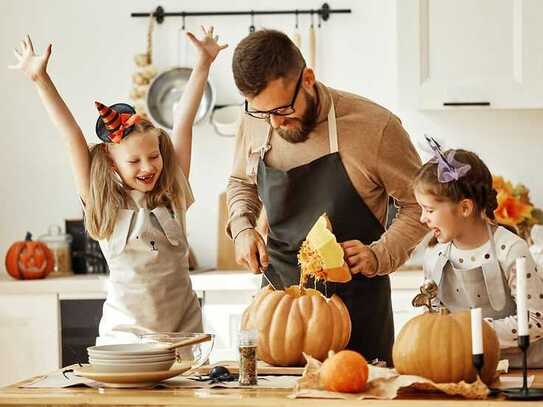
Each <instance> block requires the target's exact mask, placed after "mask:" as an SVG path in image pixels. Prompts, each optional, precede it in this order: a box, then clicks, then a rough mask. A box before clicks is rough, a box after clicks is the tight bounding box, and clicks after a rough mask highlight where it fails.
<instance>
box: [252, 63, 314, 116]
mask: <svg viewBox="0 0 543 407" xmlns="http://www.w3.org/2000/svg"><path fill="white" fill-rule="evenodd" d="M305 67H306V65H305V64H304V66H303V67H302V72H300V76H299V78H298V81H297V82H296V88H295V89H294V96H293V97H292V101H291V102H290V104H288V105H285V106H280V107H276V108H275V109H272V110H268V111H261V110H249V102H247V99H245V113H247V114H248V115H249V116H251V117H254V118H256V119H269V118H270V116H271V115H274V116H290V115H291V114H294V113H295V112H296V109H294V104H295V103H296V99H297V98H298V94H299V93H300V88H301V87H302V86H301V85H302V78H303V77H304V71H305ZM283 109H291V110H290V111H288V112H286V113H285V112H279V110H283Z"/></svg>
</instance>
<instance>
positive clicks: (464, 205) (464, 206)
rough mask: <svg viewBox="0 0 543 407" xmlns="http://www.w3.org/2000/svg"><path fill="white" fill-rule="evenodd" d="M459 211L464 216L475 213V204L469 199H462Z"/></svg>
mask: <svg viewBox="0 0 543 407" xmlns="http://www.w3.org/2000/svg"><path fill="white" fill-rule="evenodd" d="M460 213H461V214H462V216H463V217H464V218H468V217H470V216H472V215H473V214H474V213H475V204H474V202H473V200H471V199H467V198H466V199H462V200H461V201H460Z"/></svg>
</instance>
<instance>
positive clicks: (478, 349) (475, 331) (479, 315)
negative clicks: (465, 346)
mask: <svg viewBox="0 0 543 407" xmlns="http://www.w3.org/2000/svg"><path fill="white" fill-rule="evenodd" d="M471 354H472V355H482V354H483V310H482V309H481V308H472V309H471Z"/></svg>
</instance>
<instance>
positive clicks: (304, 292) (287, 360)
mask: <svg viewBox="0 0 543 407" xmlns="http://www.w3.org/2000/svg"><path fill="white" fill-rule="evenodd" d="M241 328H242V329H256V330H257V332H258V347H257V355H258V357H259V358H260V359H262V360H264V361H265V362H267V363H269V364H271V365H274V366H303V365H304V364H305V359H304V357H303V354H302V352H305V353H306V354H308V355H311V356H313V357H314V358H315V359H318V360H320V361H322V360H324V359H325V358H326V356H327V355H328V351H330V350H333V351H335V352H337V351H340V350H342V349H344V348H345V347H346V346H347V343H348V342H349V338H350V337H351V319H350V317H349V311H348V310H347V307H346V306H345V304H344V303H343V301H342V300H341V299H340V298H339V297H338V296H337V295H333V296H332V297H331V298H329V299H328V298H326V297H325V296H324V295H322V294H321V293H320V292H319V291H317V290H313V289H303V288H300V287H299V286H291V287H289V288H287V289H285V290H273V289H271V288H269V287H266V288H264V289H262V290H261V291H260V292H259V293H258V294H257V295H256V297H255V298H254V300H253V302H252V303H251V305H249V307H248V308H247V309H246V310H245V312H244V313H243V316H242V319H241Z"/></svg>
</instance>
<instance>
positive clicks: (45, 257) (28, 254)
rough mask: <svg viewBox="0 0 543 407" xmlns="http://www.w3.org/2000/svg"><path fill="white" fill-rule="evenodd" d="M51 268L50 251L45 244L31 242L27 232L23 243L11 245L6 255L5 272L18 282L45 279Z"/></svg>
mask: <svg viewBox="0 0 543 407" xmlns="http://www.w3.org/2000/svg"><path fill="white" fill-rule="evenodd" d="M53 266H54V259H53V254H52V253H51V250H49V248H48V247H47V246H46V245H45V243H42V242H39V241H33V240H32V235H31V234H30V233H29V232H27V234H26V237H25V240H24V241H22V242H15V243H13V244H12V245H11V246H10V248H9V249H8V252H7V253H6V271H7V272H8V273H9V275H10V276H12V277H13V278H16V279H18V280H34V279H38V278H45V277H46V276H47V274H49V273H50V272H51V271H52V270H53Z"/></svg>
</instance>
